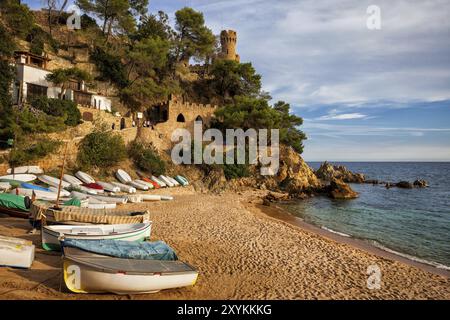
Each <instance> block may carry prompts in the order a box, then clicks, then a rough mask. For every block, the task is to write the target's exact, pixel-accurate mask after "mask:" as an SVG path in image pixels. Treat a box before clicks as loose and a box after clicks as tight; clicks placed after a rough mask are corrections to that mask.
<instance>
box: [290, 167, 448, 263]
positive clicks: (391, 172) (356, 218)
mask: <svg viewBox="0 0 450 320" xmlns="http://www.w3.org/2000/svg"><path fill="white" fill-rule="evenodd" d="M308 164H309V165H310V166H311V167H312V168H314V169H318V168H319V166H320V163H319V162H311V163H308ZM333 164H335V165H344V166H346V167H347V168H348V169H349V170H351V171H353V172H360V173H363V174H364V175H365V176H366V179H378V180H380V181H389V182H398V181H400V180H407V181H410V182H413V181H414V180H416V179H425V180H426V181H428V183H429V185H430V186H429V187H428V188H414V189H399V188H395V187H394V188H390V189H386V188H385V187H384V185H375V186H373V185H371V184H351V187H352V188H353V189H354V190H355V191H357V192H359V198H357V199H354V200H332V199H329V198H327V197H322V196H319V197H313V198H310V199H307V200H300V201H296V202H294V203H289V204H286V205H285V208H286V209H287V210H288V211H289V212H290V213H292V214H293V215H295V216H298V217H300V218H301V219H303V220H304V221H305V222H309V223H312V224H314V225H317V226H319V227H321V228H322V229H325V230H328V231H330V232H334V233H338V234H340V235H342V236H348V237H355V238H359V239H363V240H365V241H367V242H369V243H371V244H372V245H374V246H377V247H379V248H381V249H384V250H386V251H389V252H392V253H396V254H399V255H402V256H404V257H407V258H409V259H412V260H416V261H420V262H423V263H427V264H431V265H434V266H436V267H438V268H443V269H447V270H450V163H448V162H439V163H438V162H432V163H424V162H420V163H418V162H340V163H337V162H336V163H333Z"/></svg>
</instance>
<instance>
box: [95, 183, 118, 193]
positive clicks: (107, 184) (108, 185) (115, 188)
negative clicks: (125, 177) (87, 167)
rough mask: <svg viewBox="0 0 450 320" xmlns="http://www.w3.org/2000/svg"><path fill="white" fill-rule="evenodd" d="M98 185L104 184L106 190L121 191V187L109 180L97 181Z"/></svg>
mask: <svg viewBox="0 0 450 320" xmlns="http://www.w3.org/2000/svg"><path fill="white" fill-rule="evenodd" d="M96 183H97V184H98V185H100V186H102V188H103V189H104V190H105V191H109V192H120V187H118V186H115V185H113V184H112V183H109V182H103V181H97V182H96Z"/></svg>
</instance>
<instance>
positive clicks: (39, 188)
mask: <svg viewBox="0 0 450 320" xmlns="http://www.w3.org/2000/svg"><path fill="white" fill-rule="evenodd" d="M20 185H21V187H22V188H25V189H32V190H40V191H47V192H51V190H50V189H47V188H44V187H41V186H38V185H35V184H32V183H26V182H23V183H21V184H20Z"/></svg>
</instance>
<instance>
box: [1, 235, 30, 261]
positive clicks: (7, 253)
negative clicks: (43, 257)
mask: <svg viewBox="0 0 450 320" xmlns="http://www.w3.org/2000/svg"><path fill="white" fill-rule="evenodd" d="M34 249H35V248H34V245H33V243H32V242H31V241H29V240H23V239H19V238H12V237H4V236H0V266H8V267H16V268H30V267H31V264H32V263H33V260H34Z"/></svg>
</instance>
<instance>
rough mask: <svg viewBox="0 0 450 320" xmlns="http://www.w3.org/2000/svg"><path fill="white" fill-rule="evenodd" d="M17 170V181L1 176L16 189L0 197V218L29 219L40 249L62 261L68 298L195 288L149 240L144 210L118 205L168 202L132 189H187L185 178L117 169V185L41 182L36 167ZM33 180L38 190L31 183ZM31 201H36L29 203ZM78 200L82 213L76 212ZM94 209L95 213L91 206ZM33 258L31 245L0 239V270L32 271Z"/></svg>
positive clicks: (178, 264) (193, 275)
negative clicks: (58, 201)
mask: <svg viewBox="0 0 450 320" xmlns="http://www.w3.org/2000/svg"><path fill="white" fill-rule="evenodd" d="M17 169H18V168H16V170H14V174H12V173H11V172H8V173H9V174H10V176H3V177H0V183H9V184H10V185H11V186H13V188H14V189H13V190H11V191H10V193H0V211H2V212H4V213H8V214H10V215H13V216H14V215H15V216H20V215H21V214H23V215H24V217H25V212H27V214H26V217H29V218H30V220H31V221H32V224H33V225H34V226H36V225H40V229H41V245H42V248H43V249H44V250H48V251H60V252H61V254H62V257H63V264H62V269H63V278H64V283H65V284H66V287H67V288H68V289H69V290H70V291H72V292H75V293H101V292H111V293H116V294H136V293H150V292H157V291H160V290H163V289H170V288H179V287H185V286H191V285H194V284H195V282H196V280H197V277H198V272H197V271H196V270H195V268H193V267H192V266H190V265H189V264H187V263H184V262H182V261H179V260H178V257H177V255H176V253H175V252H174V250H173V249H172V248H171V247H170V246H168V245H167V244H166V243H165V242H163V241H154V242H150V241H149V240H150V236H151V231H152V226H153V223H152V222H151V221H150V215H149V213H148V211H136V210H131V209H127V208H126V206H120V207H116V206H115V205H117V204H124V203H126V202H140V201H155V200H172V199H173V198H172V197H170V196H160V195H154V194H138V193H136V190H142V191H144V190H149V189H151V188H153V189H154V188H164V187H174V186H180V185H181V186H186V185H188V184H189V182H188V181H187V179H186V178H184V177H181V176H176V177H174V178H171V177H168V176H159V177H154V176H150V177H146V176H145V175H142V174H141V175H139V176H140V179H137V180H133V179H132V178H131V176H130V175H129V174H128V173H126V172H125V171H123V170H118V171H117V172H116V177H117V179H118V181H119V182H103V181H96V180H94V179H93V178H92V177H91V176H90V175H88V174H87V173H84V172H77V173H75V175H74V176H71V175H64V176H63V179H62V180H59V179H57V178H54V177H51V176H48V175H44V174H43V172H40V170H39V168H38V167H36V166H30V167H29V168H25V167H24V168H19V172H20V173H16V172H17ZM35 174H39V176H35ZM31 176H35V177H36V178H33V177H31ZM32 178H33V179H32ZM20 179H22V180H20ZM36 179H37V180H39V181H40V184H39V185H38V184H34V183H32V182H33V181H35V180H36ZM77 187H82V188H77ZM30 190H31V191H30ZM58 190H60V197H61V199H63V203H62V204H59V205H57V206H56V207H55V204H56V199H57V198H55V197H54V196H50V195H49V194H51V193H56V194H57V192H58ZM5 191H8V189H7V188H6V190H5ZM24 195H26V197H25V196H24ZM31 197H33V198H35V199H36V198H37V199H39V200H34V201H33V202H32V201H31V200H30V198H31ZM83 201H84V202H86V203H87V206H82V205H81V203H82V202H83ZM96 204H98V205H99V206H93V207H92V205H96ZM105 204H114V206H111V207H108V206H105ZM99 208H101V209H102V210H98V209H99ZM4 210H6V211H4ZM28 212H29V214H28ZM34 253H35V245H34V244H33V243H32V242H31V241H28V240H23V239H19V238H11V237H3V236H0V265H5V266H10V267H19V268H30V267H31V266H32V263H33V260H34Z"/></svg>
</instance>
